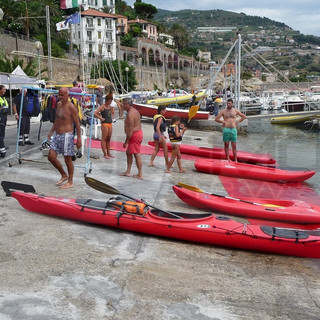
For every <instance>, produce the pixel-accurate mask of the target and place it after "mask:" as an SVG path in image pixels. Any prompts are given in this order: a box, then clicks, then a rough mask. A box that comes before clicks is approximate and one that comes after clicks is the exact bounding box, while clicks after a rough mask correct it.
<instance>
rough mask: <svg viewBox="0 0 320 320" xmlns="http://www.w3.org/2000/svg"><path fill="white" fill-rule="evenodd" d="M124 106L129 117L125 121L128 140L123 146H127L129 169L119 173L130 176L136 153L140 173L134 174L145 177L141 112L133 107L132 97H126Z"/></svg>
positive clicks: (140, 177) (137, 176)
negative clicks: (143, 173) (143, 174)
mask: <svg viewBox="0 0 320 320" xmlns="http://www.w3.org/2000/svg"><path fill="white" fill-rule="evenodd" d="M122 106H123V109H124V110H125V111H127V117H126V119H125V121H124V132H125V134H126V141H125V142H124V144H123V147H124V148H127V151H126V155H127V170H126V171H124V172H121V173H119V175H120V176H127V177H130V173H131V167H132V163H133V155H134V157H135V159H136V165H137V168H138V174H136V175H133V177H134V178H138V179H143V177H142V160H141V153H140V147H141V143H142V138H143V133H142V129H141V121H140V113H139V112H138V111H137V110H136V109H134V108H133V107H132V100H131V99H130V98H124V99H123V105H122Z"/></svg>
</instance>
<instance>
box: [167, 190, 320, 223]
mask: <svg viewBox="0 0 320 320" xmlns="http://www.w3.org/2000/svg"><path fill="white" fill-rule="evenodd" d="M188 187H189V189H188V188H185V187H183V186H179V184H178V185H175V186H172V189H173V191H174V192H175V194H176V195H177V196H178V197H179V198H180V199H181V200H182V201H184V202H185V203H187V204H189V205H190V206H193V207H196V208H200V209H206V210H215V211H218V212H223V213H225V214H229V215H232V216H240V217H245V218H253V219H262V220H272V221H281V222H289V223H294V224H317V226H316V227H317V228H318V227H319V224H320V206H317V205H314V204H309V203H307V202H305V201H300V200H285V199H258V198H241V199H238V198H234V197H230V196H222V195H218V194H212V193H207V192H204V191H202V190H200V189H198V188H196V187H192V186H188ZM190 189H191V190H190ZM195 190H199V191H195Z"/></svg>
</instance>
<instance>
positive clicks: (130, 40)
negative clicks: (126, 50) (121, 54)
mask: <svg viewBox="0 0 320 320" xmlns="http://www.w3.org/2000/svg"><path fill="white" fill-rule="evenodd" d="M136 43H137V38H135V37H133V36H132V34H130V33H127V34H125V35H124V36H123V37H121V45H122V46H125V47H132V48H133V47H135V46H136Z"/></svg>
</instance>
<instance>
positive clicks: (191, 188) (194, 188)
mask: <svg viewBox="0 0 320 320" xmlns="http://www.w3.org/2000/svg"><path fill="white" fill-rule="evenodd" d="M178 186H179V187H182V188H185V189H188V190H191V191H195V192H200V193H208V194H211V195H213V196H216V197H221V198H226V199H230V200H235V201H239V202H245V203H250V204H254V205H256V206H261V207H275V208H283V207H281V206H278V205H276V204H261V203H258V202H252V201H248V200H243V199H238V198H233V197H229V196H223V195H221V194H215V193H210V192H205V191H203V190H201V189H199V188H197V187H194V186H190V185H188V184H185V183H182V182H178Z"/></svg>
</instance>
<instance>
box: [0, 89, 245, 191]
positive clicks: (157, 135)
mask: <svg viewBox="0 0 320 320" xmlns="http://www.w3.org/2000/svg"><path fill="white" fill-rule="evenodd" d="M70 91H71V92H72V90H70ZM5 92H6V88H5V87H4V86H3V85H0V155H1V156H2V157H4V156H5V154H6V146H5V145H4V137H5V126H6V121H7V113H8V110H9V105H8V102H7V100H6V99H5V98H4V94H5ZM22 95H24V96H26V91H24V92H20V94H19V95H18V96H17V97H16V98H15V99H14V102H13V111H14V115H15V118H16V120H17V121H18V122H17V123H18V125H19V121H20V130H21V131H20V132H21V133H20V135H19V145H25V144H30V145H31V144H33V143H32V142H31V141H30V139H29V132H30V117H28V116H27V115H26V114H25V113H24V109H25V106H24V103H23V110H22V112H20V105H21V99H22ZM24 101H27V99H25V100H24ZM113 102H114V99H113V94H112V93H111V92H110V93H108V94H107V95H106V96H105V98H104V99H103V98H102V96H101V97H100V96H99V95H98V96H97V105H98V107H97V109H96V110H95V112H94V116H95V117H96V118H97V119H100V121H101V131H102V139H101V149H102V152H103V155H104V158H106V159H110V158H114V156H113V155H112V154H111V152H110V150H111V147H110V142H111V136H112V130H113V129H112V124H113V121H114V114H115V109H114V106H113V105H112V103H113ZM120 109H121V117H122V115H123V114H122V112H123V111H122V110H124V111H126V117H125V121H124V132H125V135H126V139H125V142H124V144H123V147H124V148H126V157H127V168H126V170H125V171H124V172H121V173H119V175H120V176H131V169H132V164H133V158H135V161H136V165H137V169H138V173H137V174H136V175H133V177H135V178H138V179H143V175H142V159H141V144H142V139H143V132H142V126H141V119H140V113H139V112H138V111H137V110H136V109H135V108H133V105H132V99H131V98H124V99H123V100H122V103H121V107H119V114H120ZM165 113H166V107H165V106H159V107H158V112H157V114H156V115H155V116H154V118H153V129H154V134H153V139H154V145H155V148H154V151H153V153H152V155H151V158H150V163H149V166H155V164H154V160H155V157H156V156H157V154H158V152H159V150H160V147H161V148H162V149H163V153H164V159H165V166H166V170H165V171H166V172H167V173H171V170H170V169H171V168H172V165H173V163H174V161H175V160H177V164H178V168H179V172H180V173H183V172H185V169H184V168H183V167H182V163H181V153H180V144H181V141H182V137H183V134H184V133H185V131H186V130H187V127H186V126H185V125H183V124H182V123H181V121H180V118H179V117H178V116H173V117H172V119H171V124H170V125H169V127H167V120H166V118H165ZM20 115H21V119H19V117H20ZM245 118H246V116H245V115H244V114H242V113H241V112H240V111H238V110H236V109H234V108H233V101H232V99H228V101H227V108H226V109H224V110H222V111H221V112H220V113H219V114H218V116H217V117H216V118H215V121H217V122H218V123H221V124H222V126H223V141H224V146H225V154H226V158H227V160H229V143H230V142H231V146H232V151H233V154H234V157H235V161H237V149H236V141H237V129H236V127H237V125H238V123H240V122H241V121H243V120H244V119H245ZM166 132H167V134H166ZM54 133H55V134H54ZM75 133H76V135H77V139H76V143H74V136H75ZM53 134H54V135H53ZM167 137H168V138H167ZM51 138H52V142H51V145H50V151H49V154H48V160H49V161H50V162H51V163H52V165H53V166H54V167H55V168H56V169H57V170H58V171H59V173H60V175H61V177H60V179H59V181H58V182H57V183H56V185H57V186H59V187H61V188H63V189H66V188H71V187H73V175H74V166H73V162H72V157H73V156H74V144H76V147H77V148H78V149H80V148H81V144H82V142H81V130H80V121H79V116H78V113H77V109H76V108H75V106H74V104H72V103H71V101H70V99H69V89H68V88H60V89H59V101H58V103H57V107H56V113H55V121H54V123H53V126H52V128H51V130H50V131H49V133H48V140H51ZM167 139H168V140H169V141H168V142H170V148H171V150H172V155H171V158H170V159H169V155H168V145H167ZM58 154H62V155H63V156H64V161H65V164H66V166H67V172H66V171H65V170H64V168H63V166H62V164H61V163H60V161H59V160H58V157H57V156H58Z"/></svg>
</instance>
